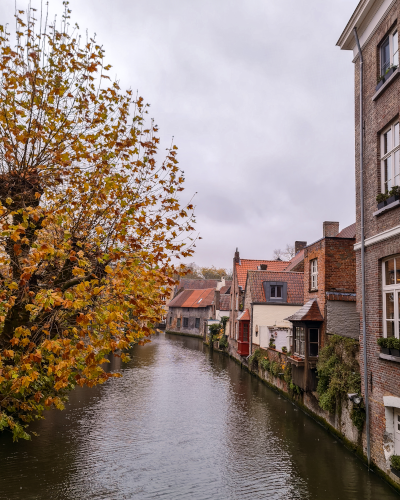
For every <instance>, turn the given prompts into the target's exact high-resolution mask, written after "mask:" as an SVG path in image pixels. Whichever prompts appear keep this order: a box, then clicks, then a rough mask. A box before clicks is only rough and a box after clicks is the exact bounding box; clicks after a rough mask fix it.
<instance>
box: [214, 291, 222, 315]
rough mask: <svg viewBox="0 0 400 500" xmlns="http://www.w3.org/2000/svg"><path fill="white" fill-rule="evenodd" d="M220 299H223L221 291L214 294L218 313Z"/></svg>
mask: <svg viewBox="0 0 400 500" xmlns="http://www.w3.org/2000/svg"><path fill="white" fill-rule="evenodd" d="M220 298H221V292H220V291H219V290H215V292H214V304H215V310H216V311H219V306H220Z"/></svg>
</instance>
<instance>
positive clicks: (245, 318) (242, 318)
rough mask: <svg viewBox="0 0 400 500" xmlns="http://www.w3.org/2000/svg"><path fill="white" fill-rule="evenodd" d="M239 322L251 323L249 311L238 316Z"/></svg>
mask: <svg viewBox="0 0 400 500" xmlns="http://www.w3.org/2000/svg"><path fill="white" fill-rule="evenodd" d="M238 320H239V321H250V313H249V310H248V309H246V310H245V311H244V312H243V313H242V314H241V315H240V316H238Z"/></svg>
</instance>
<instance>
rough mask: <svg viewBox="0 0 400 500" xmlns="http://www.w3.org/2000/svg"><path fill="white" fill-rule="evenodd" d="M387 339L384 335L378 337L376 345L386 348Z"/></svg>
mask: <svg viewBox="0 0 400 500" xmlns="http://www.w3.org/2000/svg"><path fill="white" fill-rule="evenodd" d="M388 340H389V339H387V338H385V337H379V339H378V340H377V343H378V346H379V347H383V348H384V349H386V348H387V347H389V346H388Z"/></svg>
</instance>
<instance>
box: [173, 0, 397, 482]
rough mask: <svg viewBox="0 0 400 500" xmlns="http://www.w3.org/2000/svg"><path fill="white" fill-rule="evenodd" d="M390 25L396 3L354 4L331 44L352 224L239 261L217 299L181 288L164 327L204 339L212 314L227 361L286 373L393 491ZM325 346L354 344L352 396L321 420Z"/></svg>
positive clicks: (284, 386) (271, 378)
mask: <svg viewBox="0 0 400 500" xmlns="http://www.w3.org/2000/svg"><path fill="white" fill-rule="evenodd" d="M398 23H400V0H361V1H360V2H359V4H358V5H357V8H356V10H355V11H354V13H353V15H352V16H351V18H350V20H349V22H348V24H347V25H346V27H345V29H344V31H343V33H342V34H341V36H340V38H339V40H338V42H337V45H338V46H339V47H340V48H341V49H342V50H349V51H353V57H354V58H353V63H354V70H355V138H356V139H355V179H356V211H355V214H354V218H355V221H356V222H355V224H352V225H351V226H348V227H346V228H344V229H342V230H341V231H340V228H339V223H338V222H324V223H323V225H322V234H321V239H319V240H318V241H315V242H314V243H312V244H307V243H306V242H304V241H299V242H296V245H295V255H294V257H293V258H292V259H291V260H290V261H289V262H283V261H279V260H275V261H271V260H264V259H261V260H250V259H242V258H241V256H240V254H239V251H238V250H237V251H236V252H235V254H234V259H233V280H232V282H231V283H229V284H225V288H224V290H223V293H221V291H222V288H223V287H222V284H221V285H219V284H218V283H215V284H212V286H209V287H208V288H206V289H204V290H199V289H197V290H191V289H190V288H189V286H188V287H186V288H185V285H184V286H183V291H181V293H180V294H178V295H177V296H176V298H175V299H174V300H173V301H172V303H171V304H170V306H171V307H170V308H169V313H168V315H169V316H168V318H167V321H169V325H170V326H171V329H174V330H175V329H178V330H179V331H183V330H184V329H185V328H186V329H190V328H192V327H193V328H194V329H195V331H196V332H197V333H198V334H199V335H206V333H207V325H208V324H209V322H210V320H211V321H212V320H214V321H215V320H217V311H219V312H218V314H219V317H221V314H222V315H224V316H229V322H228V324H227V330H226V332H227V335H228V340H229V346H228V351H229V354H230V355H231V356H233V357H235V358H236V359H238V360H240V362H241V363H243V364H246V363H249V361H251V360H252V356H254V354H255V353H256V352H262V353H263V355H264V356H266V357H267V358H268V359H269V360H271V362H272V361H274V360H275V361H279V363H280V364H281V366H285V367H286V366H289V367H290V369H291V371H290V373H291V381H290V384H289V385H291V384H293V385H294V386H295V387H298V388H299V391H300V393H301V394H300V395H299V396H298V397H299V398H301V403H302V404H303V406H304V407H305V408H308V410H309V411H311V412H313V413H314V414H315V415H318V416H319V417H320V418H321V419H323V420H325V421H326V422H328V423H329V424H330V425H331V426H332V427H334V428H335V429H336V430H337V432H339V433H340V434H341V435H342V436H344V437H345V438H347V440H348V441H349V442H352V443H354V445H355V446H359V447H360V448H361V451H362V452H363V454H364V456H366V457H367V460H368V462H370V463H371V464H374V465H375V466H376V467H377V470H379V471H380V472H381V473H383V474H385V475H386V477H387V478H388V479H389V480H390V481H392V483H393V484H397V485H399V484H400V479H399V477H398V476H399V475H400V474H399V472H396V470H395V468H393V467H392V461H391V458H392V457H393V456H400V351H399V349H398V347H399V346H398V345H397V348H396V343H395V342H394V341H393V339H399V338H400V78H398V77H399V76H400V68H399V55H398V54H399V50H398V49H399V45H398V28H397V24H398ZM316 223H317V222H316ZM261 257H262V256H261ZM218 286H220V289H219V291H220V293H219V295H218V293H217V292H218V290H217V287H218ZM221 297H223V299H221ZM174 301H175V302H174ZM201 304H203V306H202V307H200V306H201ZM221 304H223V309H221ZM177 306H179V307H177ZM193 310H196V311H195V312H193ZM200 310H202V312H201V313H200ZM173 311H175V312H173ZM180 318H181V319H180ZM185 318H186V319H185ZM178 321H179V326H178ZM174 322H175V323H174ZM184 325H186V326H184ZM167 329H168V325H167ZM187 331H189V330H187ZM191 331H194V330H191ZM332 335H339V336H341V337H343V338H351V339H354V340H356V341H357V342H359V356H358V361H359V365H360V375H361V391H360V394H352V395H350V396H349V397H350V398H351V400H349V401H348V404H347V405H344V407H343V406H342V407H341V413H340V415H337V414H335V415H332V414H330V413H329V412H327V411H324V410H322V409H321V405H320V404H319V401H318V393H317V392H316V387H317V382H318V378H317V372H316V367H317V363H318V359H319V357H320V352H321V349H323V348H324V347H325V346H326V345H327V344H328V343H329V340H330V338H331V336H332ZM385 339H388V340H385ZM389 341H390V342H389ZM385 346H386V347H385ZM390 346H391V347H390ZM249 368H251V366H249ZM258 374H259V375H260V376H262V377H264V378H266V379H267V380H268V382H270V383H271V384H273V385H275V386H276V387H278V388H280V389H281V390H283V391H286V392H289V387H288V381H287V380H283V379H282V377H280V375H281V374H279V373H275V374H271V373H266V372H263V371H262V369H260V367H258ZM291 387H292V385H291ZM357 405H358V406H360V407H362V408H363V409H365V412H366V422H365V423H364V425H361V426H359V428H356V427H355V425H354V421H353V420H352V419H351V418H350V415H351V412H352V411H353V410H354V408H355V407H356V406H357Z"/></svg>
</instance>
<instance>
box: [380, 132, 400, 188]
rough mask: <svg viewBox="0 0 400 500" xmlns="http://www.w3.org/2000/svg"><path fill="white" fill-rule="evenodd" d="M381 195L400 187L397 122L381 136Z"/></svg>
mask: <svg viewBox="0 0 400 500" xmlns="http://www.w3.org/2000/svg"><path fill="white" fill-rule="evenodd" d="M381 172H382V174H381V178H382V185H381V191H382V193H388V192H389V191H390V190H391V189H392V187H393V186H399V185H400V171H399V122H396V123H394V124H392V125H391V126H390V127H389V128H388V129H386V130H385V131H384V132H383V134H381Z"/></svg>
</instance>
